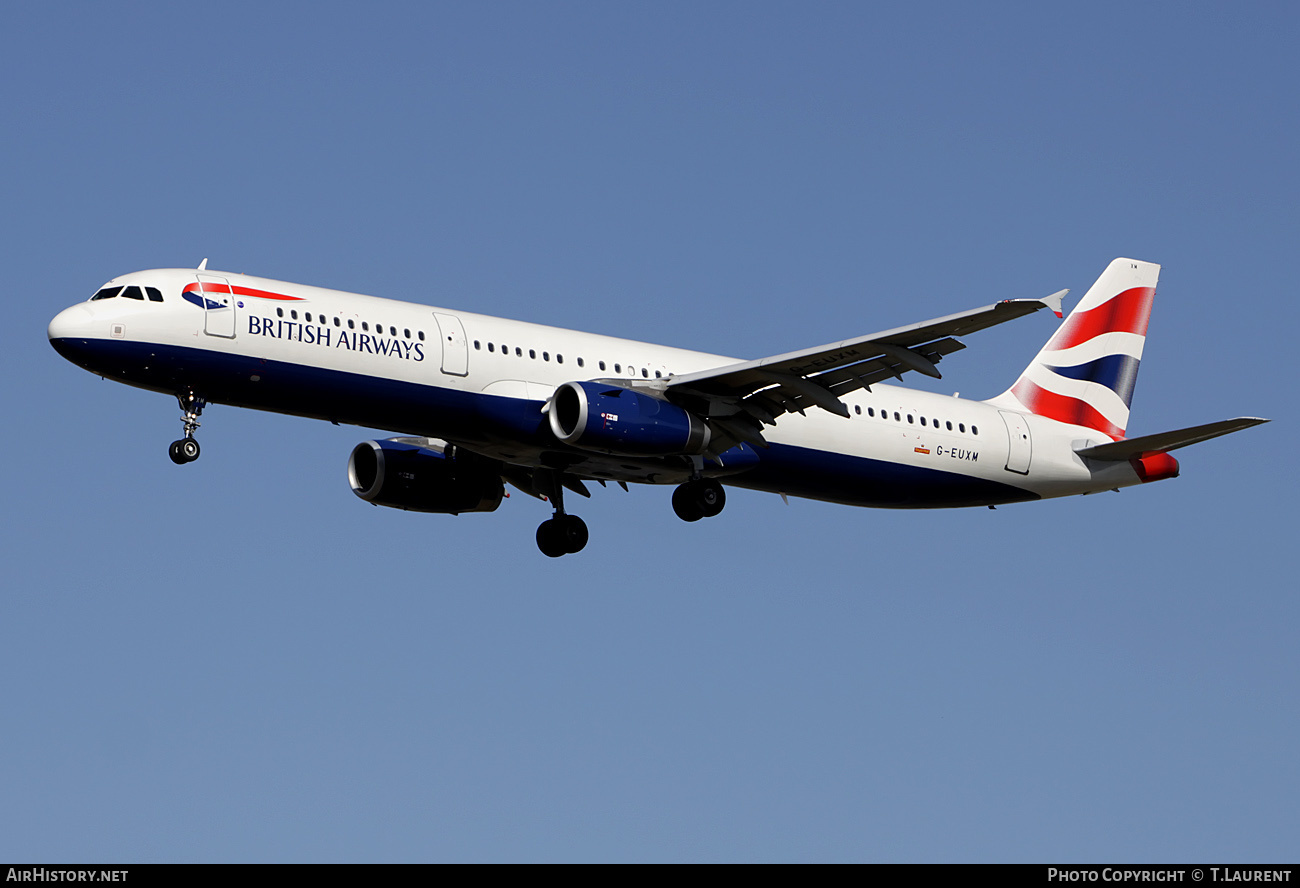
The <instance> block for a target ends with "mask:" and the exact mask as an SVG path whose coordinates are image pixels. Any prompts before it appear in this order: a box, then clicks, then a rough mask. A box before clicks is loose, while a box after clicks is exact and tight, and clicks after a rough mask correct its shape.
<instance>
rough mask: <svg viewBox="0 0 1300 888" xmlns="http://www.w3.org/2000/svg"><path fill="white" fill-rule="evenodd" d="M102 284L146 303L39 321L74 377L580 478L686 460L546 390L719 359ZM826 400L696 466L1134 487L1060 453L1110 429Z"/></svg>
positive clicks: (867, 399)
mask: <svg viewBox="0 0 1300 888" xmlns="http://www.w3.org/2000/svg"><path fill="white" fill-rule="evenodd" d="M200 282H202V284H203V286H205V287H206V288H207V290H206V291H205V292H199V291H198V288H197V287H196V286H195V285H196V284H199V283H200ZM110 284H111V286H113V287H118V286H123V287H133V286H134V287H139V288H145V287H149V288H154V290H156V291H157V292H159V293H161V294H162V301H161V302H157V301H150V300H149V299H147V298H145V299H135V298H127V297H125V296H122V295H118V296H116V297H114V298H104V299H98V300H93V301H90V302H86V303H81V304H79V305H76V306H74V307H72V308H69V309H67V310H65V311H64V312H62V313H61V314H59V315H58V316H57V317H56V318H55V319H54V321H52V322H51V324H50V330H49V335H50V338H51V340H52V341H53V342H54V344H55V346H56V348H58V349H59V350H60V352H61V353H63V354H64V355H65V356H66V357H68V358H69V360H73V361H74V362H76V363H78V364H80V365H81V366H83V367H85V368H86V369H88V370H91V371H92V372H95V373H97V374H100V375H102V376H105V377H109V378H114V379H118V380H120V381H122V382H126V383H128V384H131V385H136V386H139V387H143V388H148V389H152V390H155V391H162V392H167V393H169V394H176V393H178V392H180V391H182V390H184V389H186V388H190V389H194V390H195V391H197V392H198V393H199V394H200V395H201V396H202V397H203V398H204V399H206V400H207V401H209V402H213V403H230V404H236V405H239V406H247V407H253V408H256V409H262V410H271V411H275V412H280V413H287V414H295V415H302V416H310V417H316V418H321V419H329V420H333V421H335V422H341V423H353V424H358V425H366V426H371V427H379V428H387V429H391V430H392V431H394V432H399V433H404V434H410V435H421V436H428V437H436V438H443V439H445V440H448V441H452V442H454V443H456V444H458V445H460V446H463V447H466V448H468V449H470V450H473V451H475V452H477V453H480V454H482V455H485V456H489V457H492V458H496V459H500V460H503V461H505V462H507V463H510V464H514V465H520V466H544V465H547V464H548V454H555V453H557V452H563V453H565V454H567V457H566V459H567V461H566V463H565V465H566V471H569V472H572V473H573V474H575V475H578V476H585V477H591V478H597V479H605V478H608V479H611V480H622V481H638V482H651V483H679V482H681V481H682V480H684V479H685V478H686V477H689V475H690V466H689V464H687V463H685V462H682V461H674V460H672V459H662V458H654V459H651V458H642V457H631V458H629V457H625V456H614V455H609V454H602V453H585V452H582V451H581V450H576V449H575V448H572V447H569V446H568V445H565V444H562V443H561V442H558V441H556V440H555V439H554V437H553V436H552V435H551V434H550V432H549V429H548V427H547V424H546V420H545V416H544V415H543V414H542V409H543V407H544V405H545V404H546V403H547V401H548V399H549V398H550V397H551V395H552V393H553V392H554V391H555V389H556V387H557V386H560V385H561V384H563V383H565V382H569V381H575V380H594V379H599V380H602V382H604V383H607V384H611V385H616V384H617V381H618V380H620V379H626V380H628V381H631V380H640V381H643V382H644V381H646V380H654V379H656V378H662V379H669V378H671V377H673V376H675V375H681V374H685V373H693V372H698V371H703V370H708V369H710V368H714V367H719V366H722V365H726V364H731V363H734V362H735V359H733V358H727V357H723V356H719V355H711V354H705V353H702V352H693V351H687V350H683V349H677V348H671V347H666V346H659V345H650V344H647V343H643V342H636V341H633V340H626V339H618V338H614V337H609V336H602V335H598V334H593V333H582V332H577V331H573V330H564V329H559V328H556V327H548V326H543V325H539V324H529V323H523V322H520V321H512V320H507V319H503V318H496V317H490V316H486V315H480V314H473V313H470V312H465V311H458V310H450V309H441V308H434V307H431V306H427V305H420V304H415V303H410V302H400V301H396V300H390V299H381V298H376V297H372V296H363V295H359V294H355V293H346V292H341V291H336V290H326V289H321V288H318V287H310V286H304V285H301V284H290V283H285V282H281V281H273V280H267V279H263V278H256V277H250V276H246V275H240V274H231V273H226V272H217V271H206V270H202V271H195V270H182V269H164V270H155V271H145V272H137V273H134V274H128V275H123V276H122V277H119V278H116V279H115V280H113V281H112V282H110ZM213 287H216V288H218V292H225V293H229V294H232V298H231V299H230V304H224V300H217V301H216V302H217V303H218V304H214V301H213V300H212V299H211V298H210V297H211V296H212V293H213V290H212V288H213ZM227 287H228V289H227ZM187 288H189V292H186V289H187ZM842 400H843V403H844V404H845V405H846V406H847V407H848V408H849V414H850V415H849V418H847V419H846V418H843V417H841V416H837V415H834V414H831V413H829V412H827V411H824V410H820V409H810V410H808V411H807V412H806V415H799V414H789V415H785V416H782V417H780V418H779V419H778V420H777V421H776V425H775V427H773V428H770V429H768V430H767V431H766V432H765V436H766V438H767V440H768V441H769V442H770V443H771V445H772V446H771V447H770V448H767V449H760V450H759V451H758V460H757V462H753V461H751V462H749V463H746V464H745V465H744V466H741V467H740V468H739V469H735V470H734V474H733V473H732V472H733V467H729V466H728V465H727V464H726V462H727V461H726V460H725V459H723V460H722V461H721V464H720V465H719V464H716V463H715V464H711V465H710V470H711V471H712V473H713V474H715V475H717V476H718V477H723V478H725V480H726V482H727V483H728V484H736V485H739V486H745V487H753V488H756V489H763V490H770V491H773V492H780V493H789V494H792V495H799V496H810V497H814V498H817V499H823V500H830V501H835V502H844V503H851V504H859V505H877V506H887V507H927V506H953V505H991V504H994V503H998V502H1011V501H1016V500H1026V499H1037V498H1042V497H1055V496H1065V495H1071V494H1081V493H1089V492H1093V491H1098V490H1105V489H1109V488H1114V487H1120V486H1126V485H1131V484H1137V483H1140V479H1139V477H1138V475H1137V473H1136V472H1135V470H1134V469H1133V468H1132V467H1131V466H1130V465H1129V464H1128V463H1126V462H1093V461H1090V460H1085V459H1084V458H1082V457H1080V456H1078V455H1076V453H1075V450H1077V449H1080V448H1082V447H1086V446H1089V445H1092V444H1100V443H1104V442H1106V441H1109V440H1110V439H1109V438H1107V437H1106V436H1105V435H1103V434H1101V433H1099V432H1097V431H1095V430H1093V429H1090V428H1086V427H1083V426H1074V425H1068V424H1064V423H1060V422H1056V421H1053V420H1050V419H1046V418H1044V417H1040V416H1035V415H1032V414H1027V413H1021V412H1015V411H1004V410H1000V409H999V408H997V407H995V406H992V405H990V404H988V403H985V402H977V401H968V400H962V399H960V398H957V397H946V396H941V395H937V394H933V393H929V392H923V391H918V390H914V389H909V388H904V387H900V386H891V385H880V384H877V385H874V386H872V387H871V390H870V391H857V392H853V393H850V394H846V395H844V396H843V398H842Z"/></svg>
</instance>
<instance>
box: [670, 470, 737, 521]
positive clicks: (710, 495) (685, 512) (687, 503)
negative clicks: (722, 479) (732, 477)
mask: <svg viewBox="0 0 1300 888" xmlns="http://www.w3.org/2000/svg"><path fill="white" fill-rule="evenodd" d="M726 504H727V493H726V491H725V490H723V489H722V485H721V484H719V483H718V482H717V481H715V480H713V479H712V478H696V479H695V480H693V481H687V482H686V483H685V484H683V485H681V486H680V487H678V488H677V489H676V490H674V491H673V511H674V512H676V513H677V517H678V518H680V519H682V520H683V521H699V520H700V519H701V518H712V517H713V516H714V515H717V514H718V513H719V512H721V511H722V507H723V506H725V505H726Z"/></svg>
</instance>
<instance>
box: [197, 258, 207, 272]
mask: <svg viewBox="0 0 1300 888" xmlns="http://www.w3.org/2000/svg"><path fill="white" fill-rule="evenodd" d="M207 270H208V257H207V256H204V257H203V261H202V262H200V263H199V271H207Z"/></svg>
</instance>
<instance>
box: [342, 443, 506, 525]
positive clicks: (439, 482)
mask: <svg viewBox="0 0 1300 888" xmlns="http://www.w3.org/2000/svg"><path fill="white" fill-rule="evenodd" d="M348 483H349V484H351V485H352V492H353V493H355V494H356V495H357V496H359V497H361V498H362V499H363V500H365V501H366V502H368V503H374V504H375V505H377V506H388V507H389V508H392V509H403V510H405V511H408V512H443V513H450V514H453V515H455V514H458V513H460V512H492V511H495V510H496V508H497V506H499V505H501V498H502V496H504V495H505V485H504V484H503V483H502V481H501V474H500V472H499V471H498V470H497V468H496V467H495V464H493V463H492V462H491V461H489V460H483V459H479V458H476V457H473V456H471V455H462V454H457V453H455V452H453V453H452V454H450V455H448V454H446V453H439V452H437V451H436V450H430V449H429V448H427V447H420V446H417V445H414V444H406V443H403V442H400V441H363V442H362V443H360V444H358V445H357V446H356V447H354V448H352V456H351V457H349V458H348Z"/></svg>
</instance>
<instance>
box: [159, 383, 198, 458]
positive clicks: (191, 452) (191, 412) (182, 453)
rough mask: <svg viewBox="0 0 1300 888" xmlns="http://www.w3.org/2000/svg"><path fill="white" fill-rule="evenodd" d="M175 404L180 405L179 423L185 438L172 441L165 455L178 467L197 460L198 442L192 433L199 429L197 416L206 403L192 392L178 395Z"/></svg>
mask: <svg viewBox="0 0 1300 888" xmlns="http://www.w3.org/2000/svg"><path fill="white" fill-rule="evenodd" d="M176 402H177V403H178V404H180V406H181V413H183V414H184V415H183V416H182V417H181V422H183V423H185V437H184V438H181V439H180V440H179V441H173V442H172V443H171V447H169V448H167V455H168V456H170V457H171V458H172V462H174V463H176V465H178V466H179V465H184V464H185V463H190V462H194V460H196V459H198V458H199V442H198V441H196V440H194V432H195V431H196V430H197V429H198V427H199V415H200V414H202V413H203V408H204V407H205V406H207V402H206V401H204V400H203V399H202V398H200V397H199V396H198V395H196V394H194V392H192V391H184V392H180V393H178V394H177V395H176Z"/></svg>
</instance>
